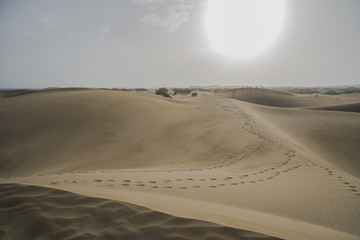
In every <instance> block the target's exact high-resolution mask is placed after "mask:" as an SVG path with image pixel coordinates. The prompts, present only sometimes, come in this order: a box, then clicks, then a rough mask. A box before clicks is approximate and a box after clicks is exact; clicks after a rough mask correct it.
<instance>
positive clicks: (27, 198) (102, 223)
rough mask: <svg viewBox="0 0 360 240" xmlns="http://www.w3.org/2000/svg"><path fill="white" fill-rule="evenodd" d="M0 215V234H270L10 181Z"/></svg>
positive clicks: (2, 190) (0, 194)
mask: <svg viewBox="0 0 360 240" xmlns="http://www.w3.org/2000/svg"><path fill="white" fill-rule="evenodd" d="M0 216H1V218H0V238H1V239H9V240H10V239H22V240H26V239H31V240H33V239H52V240H56V239H59V240H63V239H64V240H65V239H157V240H158V239H184V240H185V239H194V238H196V239H209V238H213V239H214V238H216V239H263V240H267V239H269V240H270V239H276V238H274V237H268V236H264V235H262V234H258V233H253V232H249V231H245V230H239V229H234V228H229V227H224V226H219V225H216V224H213V223H209V222H204V221H197V220H191V219H184V218H178V217H174V216H171V215H167V214H164V213H160V212H156V211H152V210H150V209H146V208H143V207H139V206H136V205H133V204H128V203H121V202H116V201H111V200H106V199H99V198H89V197H85V196H82V195H78V194H73V193H69V192H64V191H59V190H54V189H46V188H40V187H34V186H24V185H14V184H5V185H0ZM14 223H16V224H14ZM19 226H23V227H19Z"/></svg>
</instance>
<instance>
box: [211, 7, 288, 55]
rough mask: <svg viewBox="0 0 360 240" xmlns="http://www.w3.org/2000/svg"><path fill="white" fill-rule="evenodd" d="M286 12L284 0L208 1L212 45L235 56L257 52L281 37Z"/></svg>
mask: <svg viewBox="0 0 360 240" xmlns="http://www.w3.org/2000/svg"><path fill="white" fill-rule="evenodd" d="M284 14H285V3H284V0H209V5H208V9H207V14H206V30H207V34H208V36H209V38H210V42H211V47H212V48H213V49H214V50H215V51H217V52H220V53H223V54H226V55H229V56H233V57H249V56H253V55H256V54H257V53H259V52H261V51H262V50H263V49H265V48H266V47H268V46H269V45H270V44H271V43H272V42H273V41H274V39H275V38H276V37H277V36H278V34H279V32H280V28H281V26H282V23H283V19H284Z"/></svg>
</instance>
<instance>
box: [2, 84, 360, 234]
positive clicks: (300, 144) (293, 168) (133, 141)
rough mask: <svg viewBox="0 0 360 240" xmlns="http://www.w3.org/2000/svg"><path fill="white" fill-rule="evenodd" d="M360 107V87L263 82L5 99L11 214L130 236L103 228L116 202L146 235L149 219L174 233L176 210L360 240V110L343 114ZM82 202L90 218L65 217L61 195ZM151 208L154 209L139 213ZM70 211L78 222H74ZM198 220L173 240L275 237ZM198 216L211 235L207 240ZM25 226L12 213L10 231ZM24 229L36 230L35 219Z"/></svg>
mask: <svg viewBox="0 0 360 240" xmlns="http://www.w3.org/2000/svg"><path fill="white" fill-rule="evenodd" d="M244 96H248V98H246V97H244ZM266 99H267V100H266ZM265 100H266V101H265ZM271 101H272V102H271ZM320 101H321V102H320ZM264 102H265V103H268V104H265V103H264ZM269 102H271V104H270V103H269ZM253 103H257V104H262V105H256V104H253ZM356 103H360V94H351V95H341V96H323V95H320V96H319V97H318V98H316V99H315V98H314V96H310V95H308V96H301V95H293V94H285V93H279V92H274V91H270V90H264V91H263V92H259V90H258V89H242V90H236V92H232V91H229V92H227V93H221V94H214V95H208V96H205V95H204V96H201V97H197V98H190V97H189V98H188V99H185V98H184V99H183V98H175V99H167V98H163V97H161V96H155V95H153V94H150V93H139V92H121V91H110V90H96V89H92V90H91V89H81V90H77V89H66V90H64V89H56V90H47V91H40V92H36V93H32V94H21V95H18V96H13V97H7V98H3V99H0V116H1V117H0V164H1V168H0V177H1V179H0V183H3V184H12V185H3V186H2V187H1V189H2V190H1V192H0V193H2V192H5V194H3V195H1V197H0V209H1V214H7V216H11V215H12V216H11V217H9V219H16V217H18V216H19V212H17V211H18V210H19V209H20V210H19V211H21V209H23V206H28V207H29V208H27V209H28V210H29V209H31V210H29V211H31V212H36V213H37V214H39V216H40V217H39V218H40V220H39V222H40V224H39V225H40V226H41V225H42V224H45V225H46V224H48V225H47V226H49V228H50V229H53V230H54V229H56V230H54V231H52V232H47V231H48V230H39V229H38V226H35V229H37V230H36V231H35V233H34V234H37V233H38V232H40V233H42V231H45V232H44V233H43V234H45V235H43V236H50V235H51V234H56V233H57V232H59V231H60V232H62V231H64V232H65V233H64V234H65V235H66V234H69V235H66V237H68V238H69V237H70V238H71V237H73V236H79V237H81V236H82V237H84V236H83V235H81V234H86V233H88V234H93V235H94V236H96V237H98V238H100V239H111V236H116V235H117V234H121V233H120V232H119V231H118V230H116V229H117V228H116V226H115V225H114V224H111V226H110V225H109V227H108V228H106V229H105V230H104V231H101V227H100V226H103V225H101V224H102V223H101V222H102V221H104V222H106V221H108V218H107V216H109V219H114V218H115V217H116V216H113V215H111V214H110V215H107V213H104V214H105V216H104V217H103V218H101V217H100V218H97V215H96V214H98V213H99V214H100V215H101V214H102V213H101V212H102V211H103V209H102V207H101V206H102V205H104V204H106V203H109V204H110V203H111V204H110V205H111V207H110V209H112V210H114V211H117V210H115V207H114V208H112V207H113V205H114V206H115V205H116V206H117V207H118V209H120V210H119V211H123V210H121V209H132V212H131V213H129V215H126V216H123V217H119V218H118V220H116V221H119V222H121V223H122V224H123V225H121V226H119V227H120V228H125V230H124V232H127V231H130V233H131V232H136V233H137V234H140V235H132V236H138V238H141V236H144V235H141V234H142V233H144V232H143V231H142V230H139V229H143V228H144V224H145V225H146V226H147V227H146V231H145V232H147V231H150V232H152V233H154V234H157V233H158V232H160V233H159V234H161V236H162V237H163V239H171V238H170V237H169V236H168V235H166V234H168V233H169V232H168V230H169V229H168V228H169V225H168V221H167V220H164V221H163V219H178V218H175V217H173V216H176V217H183V218H191V219H198V220H204V221H208V222H212V223H217V224H221V225H223V226H227V227H232V228H237V229H245V230H249V231H253V232H258V233H262V234H266V235H269V236H275V237H279V238H284V239H360V228H359V226H360V179H359V172H360V164H359V162H360V159H359V156H360V155H359V154H360V149H359V147H358V146H359V143H360V114H359V113H358V112H356V111H350V112H349V111H348V109H349V107H343V110H342V106H347V105H348V104H356ZM263 105H266V106H263ZM269 105H270V106H269ZM329 106H331V107H332V108H334V107H335V106H336V110H335V111H331V108H330V109H328V108H327V107H329ZM317 108H319V109H317ZM346 109H347V110H346ZM14 183H17V184H25V185H32V186H28V187H26V186H23V185H14ZM33 186H40V187H46V188H38V187H33ZM52 189H59V190H65V191H67V192H63V191H58V190H52ZM69 192H72V193H77V194H82V196H79V195H74V194H72V193H69ZM4 195H5V196H4ZM52 195H55V196H57V197H56V199H52V198H51V197H50V196H52ZM62 196H64V197H62ZM85 196H87V197H85ZM33 197H34V198H33ZM25 198H26V199H27V200H28V201H27V200H25ZM62 198H64V199H70V200H61V199H62ZM95 198H96V199H95ZM98 198H101V199H102V200H100V199H98ZM71 199H74V201H73V202H74V206H77V207H75V209H77V208H79V209H81V210H83V211H84V215H82V213H79V212H76V211H75V210H74V211H73V212H72V211H70V210H69V211H68V212H67V211H65V210H64V211H65V212H67V213H66V214H65V213H64V214H65V215H63V216H61V214H62V213H61V212H62V211H63V210H61V212H60V213H59V209H63V208H66V207H64V206H63V205H61V204H62V203H61V202H62V201H65V202H66V201H69V202H72V200H71ZM77 199H81V200H77ZM52 200H54V201H55V202H56V203H54V202H52V203H51V201H52ZM113 200H115V201H122V202H127V203H131V204H136V205H140V206H143V207H146V208H148V209H144V208H141V207H137V206H134V205H128V204H125V203H120V202H118V203H115V202H114V201H113ZM88 202H90V203H88ZM93 202H94V203H93ZM37 203H38V204H39V205H36V204H37ZM64 204H66V203H64ZM68 204H70V203H68ZM85 205H86V206H87V207H84V206H85ZM44 206H48V207H51V209H50V210H47V208H46V207H45V209H44ZM149 209H152V210H149ZM124 211H126V210H124ZM143 212H151V214H153V215H154V216H153V215H151V214H150V215H151V216H152V217H146V216H144V217H139V218H135V220H134V217H133V216H134V214H135V215H137V214H140V215H141V214H142V213H143ZM158 212H162V213H158ZM12 213H13V214H12ZM55 213H56V214H55ZM58 214H60V216H59V215H58ZM165 214H170V215H172V216H170V215H165ZM78 215H79V216H78ZM158 215H161V216H160V217H158ZM81 216H87V217H85V218H84V220H83V221H82V220H81V219H80V220H79V221H78V220H76V221H77V222H78V224H75V226H72V224H73V223H72V222H73V221H74V220H73V219H74V217H81ZM101 216H103V215H101ZM57 218H66V220H69V221H68V222H67V223H66V224H67V225H66V224H64V225H63V226H64V227H63V228H61V225H58V222H57V220H54V219H57ZM95 219H97V220H95ZM131 219H133V220H131ZM98 221H100V222H99V223H98ZM137 221H139V223H137ZM141 221H146V223H143V222H141ZM171 221H172V220H170V222H171ZM174 221H175V222H176V221H177V220H174ZM179 221H182V220H179ZM187 221H190V222H189V223H186V224H185V227H184V225H181V224H180V223H179V224H180V225H178V229H177V230H179V232H176V231H177V230H174V231H175V232H176V233H175V232H171V234H174V235H171V236H176V238H175V237H174V238H173V239H194V238H196V239H198V238H199V239H201V238H203V239H231V238H230V237H229V236H228V235H226V234H230V233H231V234H232V233H234V234H239V235H234V236H249V237H252V238H258V239H263V238H265V239H266V238H269V237H266V236H264V235H259V234H257V233H249V232H246V231H243V230H238V232H237V231H235V230H234V229H230V228H225V227H222V226H218V225H213V224H210V223H208V222H207V223H205V222H201V223H200V222H197V221H194V222H192V220H187ZM13 222H18V220H13ZM45 222H46V223H45ZM60 222H61V221H60ZM142 224H143V225H142ZM197 224H200V225H201V228H202V227H204V228H205V229H207V230H204V231H208V232H210V234H208V235H206V234H203V233H204V232H202V233H201V234H200V235H201V236H200V237H197V235H196V234H197V233H198V230H191V229H193V228H192V227H193V226H198V225H197ZM70 225H71V226H72V227H69V226H70ZM175 225H176V224H175ZM59 226H60V227H59ZM97 226H98V227H97ZM170 226H171V228H173V226H172V225H171V224H170ZM12 227H13V225H11V221H10V223H8V222H7V221H6V222H5V223H4V222H3V221H2V222H1V224H0V229H1V230H0V236H1V234H2V235H3V236H4V235H6V234H10V232H11V231H10V230H9V229H11V228H12ZM16 227H19V226H16ZM22 227H23V229H24V230H23V231H25V232H26V231H28V230H26V229H28V228H27V224H26V219H25V220H24V223H23V224H22ZM137 227H138V228H139V229H137ZM188 227H189V229H188ZM40 228H41V227H40ZM46 229H47V228H46ZM84 229H85V230H84ZM216 229H221V230H219V231H218V230H216ZM224 229H227V230H224ZM30 232H31V231H30ZM155 232H156V233H155ZM23 233H24V232H23ZM130 233H129V234H130ZM189 233H190V235H189ZM191 233H193V234H194V235H191ZM243 233H244V234H245V235H241V234H243ZM11 234H21V233H20V232H19V233H14V232H13V233H11ZM61 234H62V233H61ZM102 234H105V235H106V234H110V235H111V234H112V235H111V236H110V235H109V236H110V237H109V238H106V237H104V236H105V235H104V236H103V235H102ZM131 234H132V233H131ZM186 234H188V235H186ZM247 234H249V235H247ZM8 236H10V235H8ZM51 236H52V235H51ZM89 236H90V235H89ZM154 236H158V235H154ZM232 236H233V235H232ZM35 237H36V236H35ZM85 237H86V236H85ZM8 238H9V239H16V237H13V238H11V237H8ZM48 238H49V237H48ZM64 238H65V237H64ZM155 238H157V237H155ZM155 238H150V237H149V239H155ZM252 238H250V239H252ZM4 239H7V238H6V236H5V237H4ZM51 239H52V238H51ZM60 239H61V238H60ZM79 239H81V238H79ZM94 239H96V238H94ZM129 239H131V238H129ZM240 239H241V238H240ZM244 239H247V238H244Z"/></svg>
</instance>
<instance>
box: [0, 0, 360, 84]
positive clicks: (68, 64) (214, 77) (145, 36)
mask: <svg viewBox="0 0 360 240" xmlns="http://www.w3.org/2000/svg"><path fill="white" fill-rule="evenodd" d="M210 1H223V0H16V1H14V0H0V88H46V87H102V88H116V87H124V88H136V87H145V88H158V87H188V86H190V85H193V86H194V85H201V86H208V85H221V86H244V85H245V86H247V85H251V86H331V85H350V84H360V14H359V13H360V1H359V0H316V1H314V0H284V2H285V15H284V18H283V23H282V25H281V28H280V30H279V33H278V35H277V36H276V38H275V40H273V41H272V42H271V44H269V46H267V48H265V49H263V50H262V51H261V52H259V53H257V54H256V55H253V56H250V57H243V58H234V57H233V56H228V55H226V54H223V53H221V52H218V51H216V50H214V48H213V46H212V44H211V39H210V38H209V34H208V32H207V30H206V27H205V25H206V24H205V22H206V16H207V10H208V6H209V2H210ZM219 21H220V19H219ZM227 25H228V26H226V27H228V28H230V29H234V31H236V29H237V26H238V25H239V23H238V22H236V20H234V21H232V22H229V21H228V22H227ZM224 27H225V26H224Z"/></svg>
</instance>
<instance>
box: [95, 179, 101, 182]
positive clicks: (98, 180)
mask: <svg viewBox="0 0 360 240" xmlns="http://www.w3.org/2000/svg"><path fill="white" fill-rule="evenodd" d="M93 181H94V182H102V180H100V179H95V180H93Z"/></svg>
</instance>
